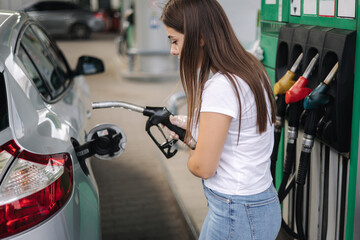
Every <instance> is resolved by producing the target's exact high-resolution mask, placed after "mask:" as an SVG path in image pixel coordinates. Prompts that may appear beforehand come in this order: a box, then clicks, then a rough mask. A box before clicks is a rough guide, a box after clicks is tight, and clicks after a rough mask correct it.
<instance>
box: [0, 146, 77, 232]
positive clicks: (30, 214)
mask: <svg viewBox="0 0 360 240" xmlns="http://www.w3.org/2000/svg"><path fill="white" fill-rule="evenodd" d="M13 144H14V142H13ZM15 146H16V144H15ZM16 147H17V146H16ZM16 147H14V149H16ZM1 149H3V148H1ZM17 149H19V148H18V147H17ZM3 151H6V152H7V153H9V154H11V155H12V156H13V157H16V159H15V162H14V163H13V166H12V167H11V168H10V169H9V172H8V173H7V175H6V176H5V178H4V180H3V182H2V183H1V186H0V238H3V237H7V236H11V235H13V234H16V233H19V232H21V231H24V230H25V229H28V228H30V227H33V226H34V225H36V224H38V223H40V222H42V221H44V220H45V219H47V218H49V217H50V216H51V215H52V214H54V213H55V212H56V211H57V210H59V209H60V208H61V207H62V206H64V205H65V203H66V202H67V200H68V199H69V198H70V196H71V193H72V188H73V170H72V162H71V159H70V155H69V154H68V153H60V154H52V155H38V154H34V153H30V152H27V151H22V152H21V153H20V154H19V156H16V153H17V151H13V152H12V153H10V152H9V151H7V150H3ZM0 154H1V152H0Z"/></svg>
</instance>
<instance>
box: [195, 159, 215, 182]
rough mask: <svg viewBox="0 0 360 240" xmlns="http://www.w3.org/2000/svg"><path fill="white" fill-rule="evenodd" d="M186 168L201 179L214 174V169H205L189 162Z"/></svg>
mask: <svg viewBox="0 0 360 240" xmlns="http://www.w3.org/2000/svg"><path fill="white" fill-rule="evenodd" d="M188 169H189V170H190V172H191V173H192V174H194V175H195V176H197V177H199V178H202V179H209V178H211V177H212V176H214V174H215V171H213V170H211V169H206V168H205V167H200V166H195V165H191V164H189V163H188Z"/></svg>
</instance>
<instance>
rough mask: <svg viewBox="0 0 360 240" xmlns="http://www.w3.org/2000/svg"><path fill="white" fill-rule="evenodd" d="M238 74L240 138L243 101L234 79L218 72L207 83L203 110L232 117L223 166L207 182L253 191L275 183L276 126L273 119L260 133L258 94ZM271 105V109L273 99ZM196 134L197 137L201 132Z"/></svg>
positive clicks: (220, 189) (239, 191)
mask: <svg viewBox="0 0 360 240" xmlns="http://www.w3.org/2000/svg"><path fill="white" fill-rule="evenodd" d="M235 78H236V80H237V81H238V83H239V85H240V89H239V93H240V101H241V129H240V138H239V142H238V131H239V104H238V100H237V97H236V93H235V90H234V88H233V87H232V85H231V83H230V81H229V80H228V79H227V78H226V76H225V75H222V74H221V73H216V74H214V76H213V77H212V78H210V79H209V80H208V81H207V82H206V84H205V87H204V91H203V94H202V105H201V110H200V112H216V113H221V114H225V115H228V116H231V117H232V120H231V123H230V128H229V132H228V135H227V137H226V141H225V145H224V149H223V151H222V153H221V156H220V162H219V166H218V168H217V170H216V173H215V174H214V176H212V177H211V178H209V179H206V180H205V181H204V184H205V186H207V187H208V188H211V189H213V190H215V191H218V192H221V193H224V194H230V195H251V194H256V193H260V192H263V191H265V190H266V189H267V188H269V187H270V185H271V183H272V176H271V172H270V156H271V153H272V149H273V144H274V129H273V125H272V124H271V122H270V120H269V121H268V125H267V129H266V131H265V132H263V133H262V134H259V133H258V131H257V129H258V128H257V125H256V112H257V111H256V104H255V99H254V95H253V93H252V91H251V90H250V88H249V86H248V85H247V84H246V83H245V82H244V81H243V80H242V79H241V78H239V77H236V76H235ZM266 99H267V98H266ZM267 107H268V109H269V113H270V112H271V107H270V104H269V102H267ZM269 119H270V117H269ZM194 135H195V136H194V137H195V138H197V135H198V134H197V133H196V134H194Z"/></svg>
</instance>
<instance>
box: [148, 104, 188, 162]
mask: <svg viewBox="0 0 360 240" xmlns="http://www.w3.org/2000/svg"><path fill="white" fill-rule="evenodd" d="M143 114H144V115H145V116H148V117H149V119H148V120H147V122H146V126H145V130H146V132H147V133H148V134H149V136H150V137H151V139H152V140H153V141H154V142H155V144H156V145H157V146H158V148H159V149H160V150H161V152H162V153H163V154H164V155H165V157H166V158H171V157H173V156H174V155H175V154H176V153H177V149H176V148H175V143H176V142H177V140H176V139H168V138H167V137H166V135H165V133H164V131H163V130H162V128H161V126H160V124H162V125H164V126H166V127H167V128H168V129H169V130H171V131H173V132H175V133H176V134H177V135H178V136H179V139H180V140H181V141H184V139H185V133H186V132H185V130H184V129H182V128H179V127H177V126H175V125H173V124H172V123H171V122H170V120H169V117H170V115H172V113H171V112H170V111H169V110H168V109H167V108H165V107H146V108H145V109H144V112H143ZM153 126H156V127H157V128H158V130H159V131H160V133H161V135H162V137H163V138H164V139H165V142H164V143H159V141H158V140H157V139H156V137H155V136H154V135H153V134H152V132H151V128H152V127H153Z"/></svg>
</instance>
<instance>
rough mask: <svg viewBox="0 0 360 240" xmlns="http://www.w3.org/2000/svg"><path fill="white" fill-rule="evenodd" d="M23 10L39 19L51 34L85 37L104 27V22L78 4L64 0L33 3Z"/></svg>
mask: <svg viewBox="0 0 360 240" xmlns="http://www.w3.org/2000/svg"><path fill="white" fill-rule="evenodd" d="M24 11H25V12H27V13H28V14H29V16H30V17H33V18H35V19H36V20H37V21H39V22H40V23H41V24H42V25H43V26H44V27H45V29H46V30H47V31H48V32H49V33H50V34H51V35H53V36H70V37H72V38H75V39H76V38H82V39H87V38H89V37H90V35H91V33H92V32H100V31H103V30H104V29H105V22H104V21H103V20H102V19H100V18H96V15H95V14H94V13H92V12H90V11H89V10H86V9H84V8H82V7H80V6H79V5H76V4H74V3H71V2H64V1H42V2H37V3H34V4H32V5H30V6H28V7H26V8H24Z"/></svg>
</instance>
